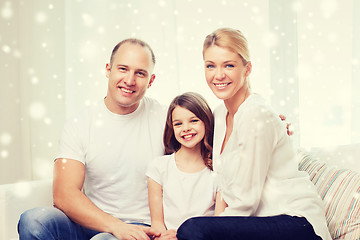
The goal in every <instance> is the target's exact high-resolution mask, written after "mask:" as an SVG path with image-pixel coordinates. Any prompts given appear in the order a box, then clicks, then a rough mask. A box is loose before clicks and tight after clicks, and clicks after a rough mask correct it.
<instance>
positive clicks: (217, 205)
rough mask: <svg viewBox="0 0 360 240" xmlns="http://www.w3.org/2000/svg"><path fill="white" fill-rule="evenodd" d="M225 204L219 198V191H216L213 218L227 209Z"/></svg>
mask: <svg viewBox="0 0 360 240" xmlns="http://www.w3.org/2000/svg"><path fill="white" fill-rule="evenodd" d="M227 206H228V205H227V203H226V202H225V201H224V199H223V198H222V197H221V191H217V193H216V199H215V214H214V215H215V216H219V215H220V214H221V213H222V212H224V211H225V208H227Z"/></svg>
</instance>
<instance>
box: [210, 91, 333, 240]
mask: <svg viewBox="0 0 360 240" xmlns="http://www.w3.org/2000/svg"><path fill="white" fill-rule="evenodd" d="M226 114H227V109H226V107H225V106H224V105H221V106H219V107H218V108H217V109H216V110H215V113H214V115H215V133H214V151H213V153H214V156H213V158H214V171H215V172H216V173H217V176H218V181H219V187H220V189H221V191H222V197H223V198H224V200H225V201H226V203H227V204H228V205H229V206H228V207H227V208H226V209H225V211H224V213H223V214H222V215H225V216H274V215H280V214H288V215H291V216H303V217H305V218H306V219H307V220H308V221H309V222H310V223H311V225H312V226H313V228H314V230H315V232H316V234H317V235H319V236H320V237H322V239H324V240H328V239H331V237H330V234H329V231H328V228H327V226H326V219H325V213H324V209H323V203H322V201H321V198H320V197H319V196H318V194H317V192H316V190H315V187H314V185H313V184H312V183H311V182H310V180H309V176H308V175H307V174H306V173H304V172H300V171H298V168H297V161H296V155H295V152H294V150H293V147H292V143H291V140H290V137H289V136H288V135H287V133H286V127H285V124H284V123H283V122H282V121H281V120H280V118H279V117H278V115H277V114H275V113H274V112H273V111H272V110H271V109H270V108H269V107H268V106H267V105H266V104H265V101H264V100H263V98H261V97H260V96H259V95H256V94H251V95H250V96H249V97H248V98H247V99H246V100H245V101H244V103H242V104H241V105H240V107H239V109H238V111H237V112H236V114H235V116H234V125H233V130H232V133H231V135H230V138H229V139H228V142H227V143H226V145H225V148H224V149H223V152H222V153H221V154H220V151H221V146H222V143H223V140H224V137H225V131H226Z"/></svg>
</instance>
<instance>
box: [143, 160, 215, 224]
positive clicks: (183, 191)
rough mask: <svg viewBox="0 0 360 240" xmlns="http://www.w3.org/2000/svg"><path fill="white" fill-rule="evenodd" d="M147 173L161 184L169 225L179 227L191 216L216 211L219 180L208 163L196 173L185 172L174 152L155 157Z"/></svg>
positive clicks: (166, 220)
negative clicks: (179, 165) (207, 165)
mask: <svg viewBox="0 0 360 240" xmlns="http://www.w3.org/2000/svg"><path fill="white" fill-rule="evenodd" d="M146 175H147V176H148V177H150V178H151V179H153V180H154V181H155V182H157V183H159V184H160V185H161V186H162V190H163V210H164V221H165V225H166V228H167V229H177V228H178V227H179V226H180V225H181V224H182V223H183V222H184V221H185V220H187V219H188V218H191V217H195V216H212V215H214V209H215V197H216V192H217V184H216V180H215V175H214V174H213V172H212V171H211V170H210V169H208V168H207V167H205V168H204V169H203V170H201V171H200V172H196V173H186V172H182V171H180V170H179V169H178V168H177V166H176V162H175V154H171V155H165V156H162V157H159V158H156V159H154V160H153V161H152V162H151V163H150V165H149V168H148V171H147V172H146Z"/></svg>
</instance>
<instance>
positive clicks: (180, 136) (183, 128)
mask: <svg viewBox="0 0 360 240" xmlns="http://www.w3.org/2000/svg"><path fill="white" fill-rule="evenodd" d="M172 125H173V129H174V135H175V138H176V140H177V141H178V142H179V143H180V144H181V147H186V148H194V147H196V146H200V145H199V143H200V142H201V140H202V139H203V138H204V136H205V124H204V122H203V121H201V120H200V119H199V118H198V117H197V116H196V115H195V114H194V113H192V112H191V111H189V110H187V109H186V108H183V107H180V106H177V107H175V109H174V110H173V112H172Z"/></svg>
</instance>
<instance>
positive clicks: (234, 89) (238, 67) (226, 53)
mask: <svg viewBox="0 0 360 240" xmlns="http://www.w3.org/2000/svg"><path fill="white" fill-rule="evenodd" d="M204 61H205V78H206V81H207V84H208V85H209V87H210V89H211V90H212V91H213V93H214V94H215V96H216V97H217V98H219V99H221V100H228V99H231V98H232V97H234V95H236V94H241V92H244V91H241V90H244V89H245V88H246V89H247V88H248V87H247V83H246V77H247V76H249V74H250V73H251V63H250V62H248V63H247V64H246V65H245V66H244V65H243V62H242V59H241V57H240V56H239V55H238V54H237V53H235V52H232V51H230V50H229V49H227V48H222V47H218V46H215V45H214V46H211V47H209V48H208V49H207V50H206V51H205V52H204Z"/></svg>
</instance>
